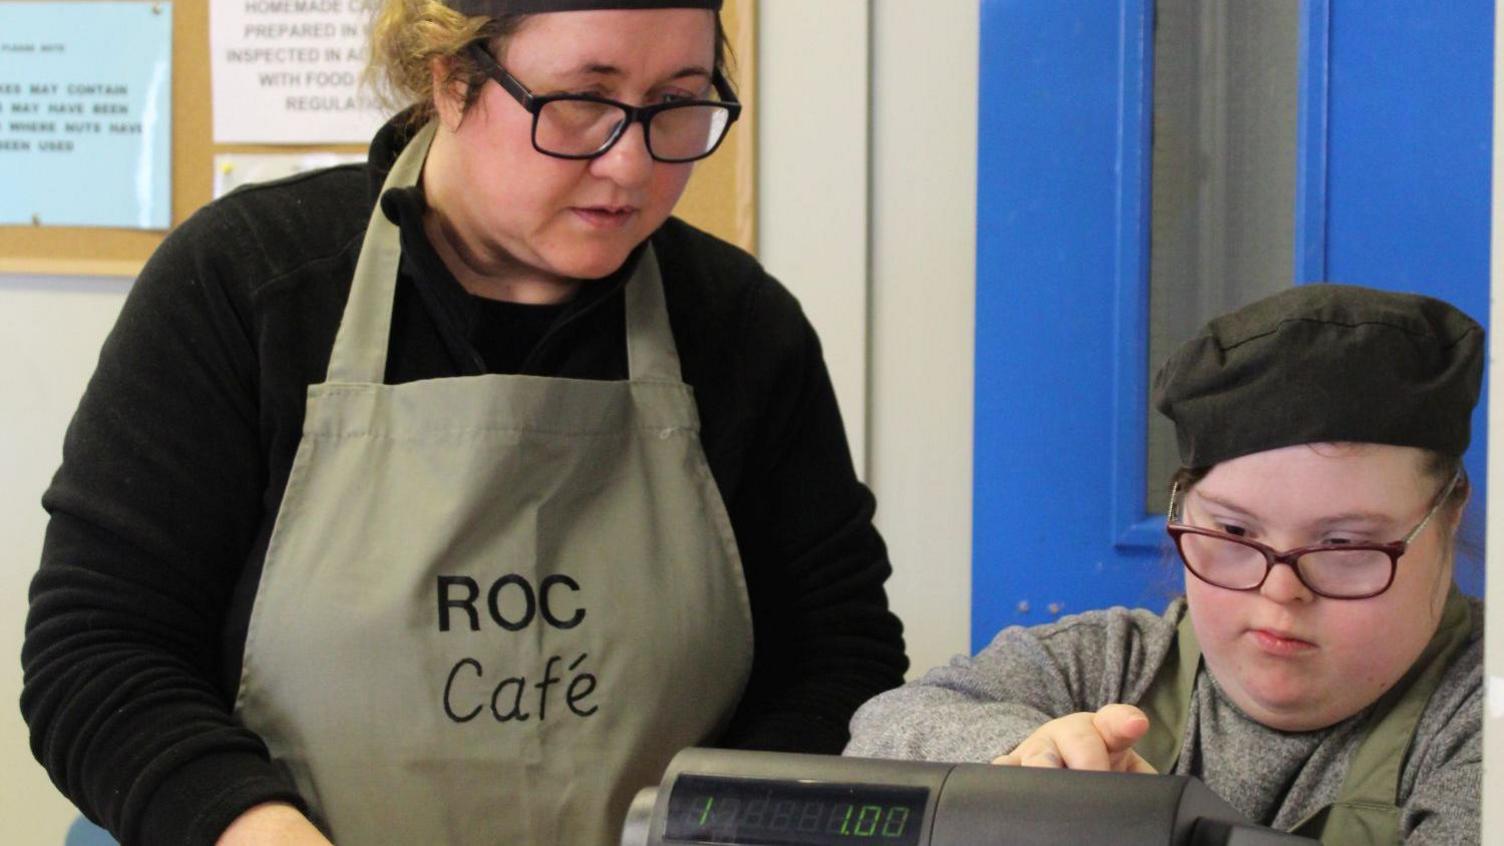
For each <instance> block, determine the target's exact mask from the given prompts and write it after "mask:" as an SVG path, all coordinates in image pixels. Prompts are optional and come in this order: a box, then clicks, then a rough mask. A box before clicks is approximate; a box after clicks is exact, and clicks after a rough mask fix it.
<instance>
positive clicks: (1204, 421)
mask: <svg viewBox="0 0 1504 846" xmlns="http://www.w3.org/2000/svg"><path fill="white" fill-rule="evenodd" d="M1483 351H1484V350H1483V327H1481V326H1479V325H1478V324H1477V322H1476V321H1474V320H1473V319H1472V318H1470V317H1468V316H1467V315H1465V314H1463V313H1462V312H1460V311H1458V310H1457V309H1456V308H1453V307H1452V306H1450V305H1448V304H1447V303H1444V302H1442V301H1440V300H1436V299H1432V298H1430V297H1422V296H1417V295H1414V294H1396V293H1392V292H1388V291H1376V290H1373V289H1371V288H1359V287H1354V286H1351V285H1331V284H1315V285H1302V286H1298V287H1296V288H1293V289H1291V290H1288V291H1284V292H1282V293H1279V294H1276V295H1274V296H1272V297H1268V298H1266V299H1262V300H1259V301H1258V302H1256V303H1253V304H1252V305H1248V306H1244V307H1243V308H1240V309H1238V310H1237V311H1234V312H1232V313H1231V314H1225V315H1223V316H1221V317H1218V318H1216V319H1214V320H1212V321H1211V322H1210V323H1208V324H1206V326H1205V327H1203V328H1202V330H1201V331H1200V333H1198V334H1197V335H1196V336H1195V337H1194V338H1192V339H1191V340H1189V341H1187V342H1186V343H1185V344H1183V345H1182V346H1181V347H1180V348H1179V349H1178V350H1176V351H1175V352H1174V354H1172V355H1171V356H1170V359H1169V360H1168V361H1166V362H1165V364H1164V367H1162V368H1160V370H1159V374H1158V375H1157V376H1155V377H1154V407H1155V408H1157V409H1159V410H1160V412H1162V413H1163V414H1164V415H1165V416H1166V417H1169V418H1170V419H1171V420H1173V421H1174V422H1175V437H1176V439H1177V440H1178V441H1179V446H1180V460H1181V463H1182V464H1183V465H1184V466H1186V467H1209V466H1211V465H1213V464H1216V463H1217V462H1219V461H1225V460H1227V459H1229V458H1236V457H1238V456H1240V455H1248V454H1249V453H1254V452H1262V451H1264V450H1267V449H1275V448H1277V447H1284V446H1292V445H1294V444H1307V443H1320V442H1335V441H1352V442H1363V443H1378V444H1394V445H1398V446H1413V447H1421V448H1423V449H1429V450H1435V451H1436V452H1440V453H1443V454H1445V455H1451V456H1460V455H1462V453H1463V451H1464V450H1466V449H1467V443H1468V430H1469V421H1470V420H1471V417H1472V410H1473V406H1474V405H1475V404H1476V403H1477V402H1478V391H1479V388H1480V386H1481V384H1482V379H1483Z"/></svg>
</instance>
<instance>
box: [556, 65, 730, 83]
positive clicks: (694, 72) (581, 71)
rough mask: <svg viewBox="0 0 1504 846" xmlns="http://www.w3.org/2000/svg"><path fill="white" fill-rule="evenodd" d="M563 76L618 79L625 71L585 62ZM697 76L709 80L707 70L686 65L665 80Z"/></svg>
mask: <svg viewBox="0 0 1504 846" xmlns="http://www.w3.org/2000/svg"><path fill="white" fill-rule="evenodd" d="M563 75H564V76H612V77H619V76H625V75H626V71H624V70H622V69H621V68H619V67H617V66H616V65H608V64H603V63H600V62H586V63H585V64H583V65H579V66H578V67H575V68H573V69H571V70H569V71H566V72H565V73H564V74H563ZM697 76H703V77H706V78H709V77H710V71H709V70H707V69H706V68H705V67H703V66H701V65H686V66H684V67H682V68H680V69H679V70H678V71H676V72H674V73H673V74H671V75H670V76H668V77H667V79H668V80H669V81H673V80H678V79H689V78H691V77H697Z"/></svg>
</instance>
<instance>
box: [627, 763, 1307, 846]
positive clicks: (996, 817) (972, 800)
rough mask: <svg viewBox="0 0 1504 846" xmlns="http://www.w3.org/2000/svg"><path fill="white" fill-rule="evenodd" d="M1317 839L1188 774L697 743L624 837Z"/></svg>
mask: <svg viewBox="0 0 1504 846" xmlns="http://www.w3.org/2000/svg"><path fill="white" fill-rule="evenodd" d="M680 844H727V846H1061V844H1068V846H1094V844H1113V846H1151V844H1152V846H1165V844H1170V846H1300V844H1304V846H1314V844H1316V841H1314V840H1311V839H1309V838H1305V837H1296V836H1294V835H1290V834H1284V833H1281V832H1277V831H1274V830H1272V829H1268V828H1264V827H1262V826H1256V825H1252V824H1249V823H1248V822H1247V821H1246V820H1244V819H1242V818H1241V817H1240V816H1239V814H1238V813H1237V812H1236V811H1234V810H1233V809H1232V808H1231V807H1230V806H1228V804H1227V803H1226V802H1224V801H1222V800H1221V799H1220V798H1218V797H1217V796H1216V795H1215V794H1214V793H1212V792H1211V790H1209V789H1208V788H1207V787H1206V785H1204V784H1202V783H1201V781H1199V780H1198V779H1195V778H1193V777H1190V776H1174V775H1139V774H1127V773H1096V772H1078V771H1073V770H1057V769H1035V768H1026V767H995V766H989V765H985V764H943V763H930V762H919V761H887V760H872V759H863V758H838V757H833V756H824V755H796V754H786V753H774V752H744V751H733V750H721V749H686V750H684V751H683V752H680V753H679V754H678V755H677V756H675V758H674V759H673V761H672V762H671V763H670V764H669V767H668V769H667V771H666V772H665V773H664V776H663V779H662V781H661V782H660V783H659V784H658V785H657V786H654V787H648V788H644V789H643V790H642V791H641V792H639V793H638V794H637V797H636V799H635V800H634V801H633V802H632V806H631V809H630V810H629V811H628V813H627V819H626V822H625V824H624V825H623V829H622V837H621V846H680Z"/></svg>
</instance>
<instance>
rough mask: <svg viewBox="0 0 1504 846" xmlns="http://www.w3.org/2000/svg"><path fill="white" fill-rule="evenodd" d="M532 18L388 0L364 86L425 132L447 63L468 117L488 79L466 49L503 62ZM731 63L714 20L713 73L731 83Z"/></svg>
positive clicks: (377, 22)
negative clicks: (489, 49) (474, 47)
mask: <svg viewBox="0 0 1504 846" xmlns="http://www.w3.org/2000/svg"><path fill="white" fill-rule="evenodd" d="M530 17H532V16H531V15H520V14H512V15H500V16H495V17H493V16H490V15H462V14H460V13H459V12H456V11H455V10H454V9H452V8H450V7H449V6H448V5H447V4H446V3H445V2H444V0H385V2H383V3H382V4H381V7H380V8H379V9H378V10H377V11H376V14H375V17H374V18H373V19H372V21H371V41H370V60H369V62H368V63H367V65H366V70H365V81H366V83H367V84H368V85H370V86H371V87H372V88H373V89H374V90H375V91H376V93H377V96H378V97H379V98H380V99H381V100H382V102H383V103H384V104H385V105H386V106H388V107H389V108H391V109H392V110H393V111H401V110H403V109H408V108H409V107H410V108H411V111H410V112H409V113H408V116H407V122H408V123H409V124H410V125H413V126H421V125H423V124H424V123H427V122H428V121H429V120H430V119H431V118H432V117H433V114H434V95H435V94H436V93H437V92H436V90H435V85H434V81H433V75H432V72H431V71H430V67H431V63H432V62H433V60H434V59H438V58H445V59H449V60H450V61H449V63H448V68H449V72H448V75H447V76H446V77H445V78H444V79H443V80H441V81H440V87H441V88H447V87H449V86H451V85H454V84H461V85H463V86H464V90H465V104H464V111H465V112H468V111H469V110H470V107H471V106H472V105H474V104H475V100H476V98H477V97H479V96H480V89H481V86H483V85H484V84H485V82H486V80H487V78H488V77H487V76H486V74H485V71H483V70H481V68H480V65H479V63H478V62H476V61H475V60H474V59H473V58H472V57H471V56H470V54H469V52H468V51H467V50H466V48H467V47H469V46H470V45H471V44H474V43H475V42H477V41H481V42H486V43H487V44H490V45H492V46H493V47H494V48H495V49H496V54H497V56H498V57H499V58H501V57H504V56H505V54H506V44H507V40H508V39H510V38H511V37H512V36H513V35H516V34H517V31H518V30H520V29H521V28H522V25H523V24H524V23H525V22H526V21H527V19H528V18H530ZM732 61H733V57H732V54H731V46H730V43H729V42H728V41H727V39H726V32H725V30H724V29H723V28H722V26H721V18H720V15H716V19H715V69H716V70H717V71H719V72H720V74H721V76H723V77H725V79H726V81H727V82H728V83H730V82H731V74H730V71H729V68H728V65H729V64H730V63H731V62H732Z"/></svg>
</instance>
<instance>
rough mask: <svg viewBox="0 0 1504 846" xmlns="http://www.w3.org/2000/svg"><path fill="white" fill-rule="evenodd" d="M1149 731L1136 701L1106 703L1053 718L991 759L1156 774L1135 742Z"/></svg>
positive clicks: (1023, 764)
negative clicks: (1020, 741) (1136, 705)
mask: <svg viewBox="0 0 1504 846" xmlns="http://www.w3.org/2000/svg"><path fill="white" fill-rule="evenodd" d="M1148 730H1149V718H1148V717H1146V716H1144V712H1143V711H1140V710H1139V709H1137V708H1135V707H1133V706H1132V705H1107V706H1105V707H1103V708H1102V709H1101V710H1099V711H1097V712H1096V713H1090V712H1086V711H1082V712H1080V713H1076V714H1068V715H1066V716H1064V717H1060V718H1059V719H1054V720H1050V721H1049V722H1047V723H1045V724H1044V725H1042V726H1040V727H1039V728H1037V729H1035V730H1034V733H1033V734H1031V735H1029V737H1028V739H1026V740H1025V741H1024V742H1023V743H1020V744H1018V746H1016V747H1014V749H1013V751H1012V752H1009V753H1008V754H1006V755H1003V756H1001V757H999V758H996V759H994V760H993V762H992V763H994V764H999V765H1002V766H1005V767H1053V768H1063V769H1068V770H1103V771H1110V772H1117V773H1153V772H1154V768H1153V767H1151V766H1149V762H1148V761H1145V760H1144V759H1143V758H1142V757H1140V756H1139V754H1138V753H1137V752H1135V751H1133V744H1135V743H1137V742H1138V740H1139V738H1141V737H1143V736H1144V733H1145V732H1147V731H1148Z"/></svg>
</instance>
